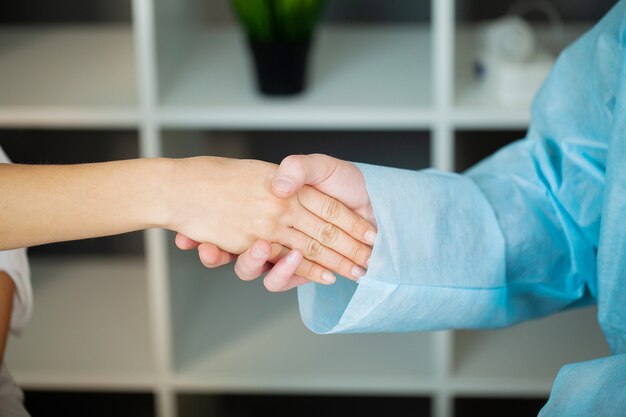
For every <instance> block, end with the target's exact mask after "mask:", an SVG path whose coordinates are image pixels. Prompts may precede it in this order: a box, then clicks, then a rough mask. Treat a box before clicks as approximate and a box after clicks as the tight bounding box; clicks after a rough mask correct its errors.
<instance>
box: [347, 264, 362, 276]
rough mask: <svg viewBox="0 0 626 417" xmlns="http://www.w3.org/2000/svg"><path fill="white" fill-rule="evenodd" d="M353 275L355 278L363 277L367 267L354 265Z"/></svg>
mask: <svg viewBox="0 0 626 417" xmlns="http://www.w3.org/2000/svg"><path fill="white" fill-rule="evenodd" d="M350 272H352V276H353V277H354V278H361V277H362V276H363V275H365V269H363V268H361V267H360V266H353V267H352V271H350Z"/></svg>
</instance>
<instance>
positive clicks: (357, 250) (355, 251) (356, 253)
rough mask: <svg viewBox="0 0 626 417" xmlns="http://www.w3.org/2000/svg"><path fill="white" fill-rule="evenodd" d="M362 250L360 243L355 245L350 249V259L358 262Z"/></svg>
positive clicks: (362, 254)
mask: <svg viewBox="0 0 626 417" xmlns="http://www.w3.org/2000/svg"><path fill="white" fill-rule="evenodd" d="M363 252H364V251H363V248H362V247H361V245H355V246H354V247H353V248H352V250H351V251H350V259H352V260H353V261H355V262H359V261H360V260H361V258H362V257H363V256H364V253H363Z"/></svg>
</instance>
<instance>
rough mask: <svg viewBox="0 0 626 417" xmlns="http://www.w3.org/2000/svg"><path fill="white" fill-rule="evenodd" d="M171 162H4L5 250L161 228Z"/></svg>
mask: <svg viewBox="0 0 626 417" xmlns="http://www.w3.org/2000/svg"><path fill="white" fill-rule="evenodd" d="M167 166H168V162H167V160H165V159H143V160H129V161H116V162H106V163H98V164H81V165H57V166H54V165H47V166H35V165H13V164H0V196H1V198H0V250H7V249H14V248H19V247H26V246H33V245H39V244H44V243H50V242H58V241H65V240H75V239H83V238H88V237H99V236H105V235H113V234H119V233H124V232H130V231H134V230H139V229H144V228H149V227H155V226H161V225H164V224H165V223H166V220H165V216H166V212H167V208H166V207H165V206H164V203H163V199H160V198H159V195H160V194H161V192H162V191H165V189H164V188H165V186H166V184H167V178H166V175H167V173H166V172H167V169H168V167H167Z"/></svg>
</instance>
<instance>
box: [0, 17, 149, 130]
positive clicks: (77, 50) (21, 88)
mask: <svg viewBox="0 0 626 417" xmlns="http://www.w3.org/2000/svg"><path fill="white" fill-rule="evenodd" d="M0 73H1V74H2V78H0V92H1V93H0V126H29V127H34V126H44V127H45V126H105V127H106V126H135V125H138V113H139V112H138V105H137V83H136V74H135V52H134V39H133V34H132V29H131V28H130V26H129V25H126V24H122V25H111V24H102V25H91V26H89V25H56V26H17V27H5V28H2V29H1V30H0Z"/></svg>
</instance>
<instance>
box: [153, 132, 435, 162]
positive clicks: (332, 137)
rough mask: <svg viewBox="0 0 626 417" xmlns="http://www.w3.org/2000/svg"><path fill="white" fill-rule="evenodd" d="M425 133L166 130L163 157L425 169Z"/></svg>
mask: <svg viewBox="0 0 626 417" xmlns="http://www.w3.org/2000/svg"><path fill="white" fill-rule="evenodd" d="M429 139H430V135H429V132H424V131H400V130H396V131H328V130H325V131H301V130H300V131H291V130H279V131H271V130H269V131H265V130H263V131H196V130H168V131H166V132H165V134H164V136H163V149H164V153H165V155H166V156H170V157H177V158H182V157H190V156H198V155H215V156H222V157H229V158H251V159H261V160H263V161H268V162H273V163H276V164H279V163H280V161H281V160H282V159H283V158H285V157H286V156H288V155H298V154H312V153H323V154H328V155H332V156H333V157H335V158H339V159H343V160H347V161H353V162H364V163H369V164H376V165H384V166H392V167H396V168H405V169H421V168H426V167H428V166H429V165H430V140H429Z"/></svg>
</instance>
